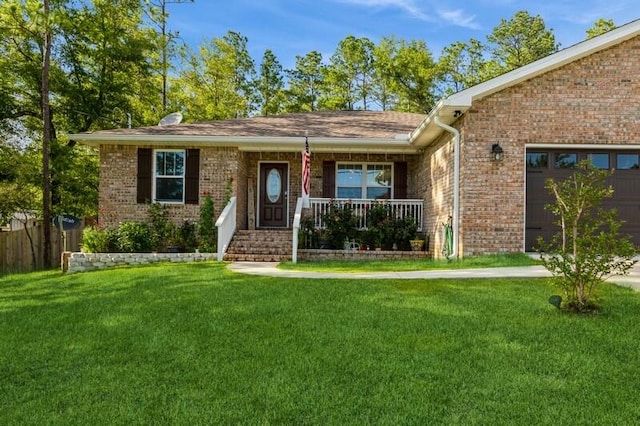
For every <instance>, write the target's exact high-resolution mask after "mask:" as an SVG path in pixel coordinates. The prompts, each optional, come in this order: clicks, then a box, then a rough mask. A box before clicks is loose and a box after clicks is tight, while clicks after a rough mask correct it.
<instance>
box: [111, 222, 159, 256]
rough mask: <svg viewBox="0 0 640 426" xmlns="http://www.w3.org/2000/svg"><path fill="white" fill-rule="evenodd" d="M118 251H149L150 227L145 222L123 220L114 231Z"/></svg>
mask: <svg viewBox="0 0 640 426" xmlns="http://www.w3.org/2000/svg"><path fill="white" fill-rule="evenodd" d="M116 240H117V244H118V251H121V252H123V253H145V252H149V251H151V229H150V227H149V225H147V224H146V223H140V222H123V223H121V224H120V226H118V229H117V231H116Z"/></svg>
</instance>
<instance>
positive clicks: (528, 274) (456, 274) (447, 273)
mask: <svg viewBox="0 0 640 426" xmlns="http://www.w3.org/2000/svg"><path fill="white" fill-rule="evenodd" d="M277 265H278V263H277V262H233V263H230V264H229V265H228V266H227V267H228V268H229V269H230V270H232V271H234V272H237V273H240V274H248V275H264V276H271V277H287V278H310V279H318V278H325V279H326V278H342V279H345V278H346V279H389V278H392V279H412V280H415V279H436V278H457V279H462V278H537V277H549V276H551V275H550V274H549V271H547V270H546V269H545V268H544V267H543V266H522V267H507V268H478V269H451V270H430V271H407V272H313V271H290V270H285V269H278V268H277ZM608 281H610V282H613V283H615V284H619V285H622V286H625V287H631V288H633V289H635V290H638V291H640V265H639V264H636V265H635V266H634V268H633V269H632V270H631V273H630V274H629V275H627V276H614V277H611V278H610V279H609V280H608Z"/></svg>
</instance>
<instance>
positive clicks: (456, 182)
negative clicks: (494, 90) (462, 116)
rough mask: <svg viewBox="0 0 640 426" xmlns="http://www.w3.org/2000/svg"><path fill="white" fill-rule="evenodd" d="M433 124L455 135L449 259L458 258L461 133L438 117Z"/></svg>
mask: <svg viewBox="0 0 640 426" xmlns="http://www.w3.org/2000/svg"><path fill="white" fill-rule="evenodd" d="M433 122H434V123H435V124H436V125H437V126H439V127H441V128H443V129H444V130H446V131H448V132H450V133H453V215H452V216H453V251H452V253H451V255H449V258H454V257H458V228H459V226H458V225H459V222H460V132H459V131H458V129H456V128H454V127H451V126H448V125H446V124H444V123H443V122H442V121H440V117H438V116H437V115H436V116H435V117H434V119H433Z"/></svg>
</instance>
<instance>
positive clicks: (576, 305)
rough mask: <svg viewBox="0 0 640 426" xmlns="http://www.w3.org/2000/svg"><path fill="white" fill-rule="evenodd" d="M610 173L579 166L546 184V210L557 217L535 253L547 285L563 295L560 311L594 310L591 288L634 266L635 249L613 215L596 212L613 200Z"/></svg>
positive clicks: (586, 164) (588, 163)
mask: <svg viewBox="0 0 640 426" xmlns="http://www.w3.org/2000/svg"><path fill="white" fill-rule="evenodd" d="M611 173H612V172H610V171H608V170H598V169H596V168H595V167H593V166H592V165H591V163H590V162H588V161H583V162H580V163H579V165H578V169H577V170H576V173H574V174H573V175H572V176H571V177H569V178H568V179H566V180H565V181H562V182H555V181H554V180H553V179H549V180H548V181H547V185H546V187H547V189H549V191H551V193H552V194H553V195H554V196H555V198H556V202H555V204H551V205H549V206H547V208H548V209H550V210H551V211H552V212H553V213H554V214H555V215H556V216H557V217H558V221H557V224H558V225H559V226H560V232H559V233H558V234H556V235H555V236H554V237H553V238H552V240H551V241H550V242H545V241H544V240H543V239H542V238H539V239H538V244H539V247H540V248H539V251H540V254H541V258H542V262H543V265H544V266H545V268H547V269H548V270H549V271H550V272H551V273H552V274H553V278H552V280H553V283H554V284H555V285H557V286H558V287H560V288H561V289H562V291H563V292H564V296H565V298H566V301H565V302H563V305H564V307H566V308H568V309H570V310H573V311H577V312H585V311H590V310H593V309H595V308H597V306H596V305H595V304H594V303H593V301H592V296H593V295H594V291H595V289H596V286H597V285H598V284H599V283H601V282H602V281H603V280H604V279H606V278H607V277H609V276H611V275H624V274H626V273H628V271H629V269H631V267H632V266H633V264H634V263H635V261H634V260H633V257H634V255H635V254H636V250H635V247H634V245H633V243H631V241H630V240H629V238H628V237H625V236H621V235H620V234H619V230H620V226H621V222H620V221H619V220H617V219H616V211H615V210H604V209H602V208H601V207H600V205H601V203H602V200H603V199H604V198H606V197H611V196H612V195H613V188H611V187H610V186H606V180H607V178H608V177H609V176H610V174H611Z"/></svg>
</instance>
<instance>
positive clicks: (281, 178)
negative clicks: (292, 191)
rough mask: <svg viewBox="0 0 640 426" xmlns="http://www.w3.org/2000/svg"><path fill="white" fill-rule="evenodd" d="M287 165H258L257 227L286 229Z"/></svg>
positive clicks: (287, 199)
mask: <svg viewBox="0 0 640 426" xmlns="http://www.w3.org/2000/svg"><path fill="white" fill-rule="evenodd" d="M288 170H289V165H288V164H286V163H261V164H260V190H259V193H260V197H259V199H260V210H259V212H260V215H259V221H258V227H262V228H267V227H269V228H286V227H287V219H288V217H287V216H288V210H289V188H288V185H289V176H288V175H289V173H288Z"/></svg>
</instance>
